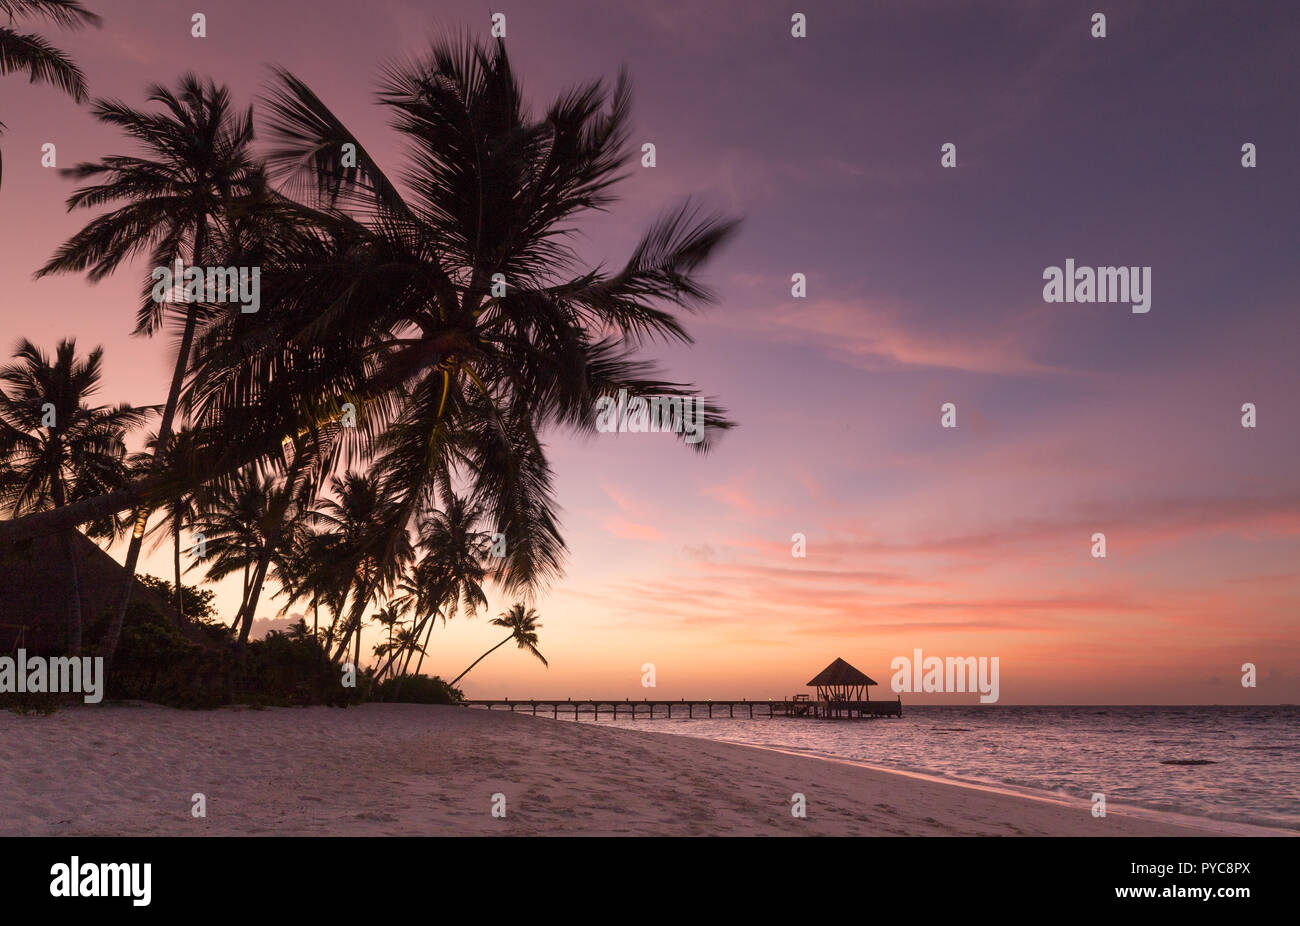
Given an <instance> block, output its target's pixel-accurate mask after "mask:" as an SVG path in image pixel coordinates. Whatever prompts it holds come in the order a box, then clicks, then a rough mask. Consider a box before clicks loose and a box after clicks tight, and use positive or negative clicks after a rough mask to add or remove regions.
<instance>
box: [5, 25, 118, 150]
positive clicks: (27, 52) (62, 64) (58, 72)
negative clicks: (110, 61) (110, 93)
mask: <svg viewBox="0 0 1300 926" xmlns="http://www.w3.org/2000/svg"><path fill="white" fill-rule="evenodd" d="M0 15H2V16H6V17H7V18H8V20H9V21H8V23H7V24H5V25H0V74H12V73H13V72H15V71H22V72H24V73H26V74H27V75H28V77H29V79H30V81H31V83H34V84H35V83H44V84H52V85H53V86H55V87H58V88H59V89H60V90H62V91H63V92H64V93H66V94H67V95H68V96H70V97H72V98H73V99H74V100H76V101H77V102H78V103H84V102H85V101H86V75H84V74H82V73H81V68H79V67H77V65H76V64H75V63H74V62H73V60H72V59H71V58H69V57H68V56H67V55H65V54H64V53H63V52H61V51H59V50H58V49H57V48H55V47H54V46H53V45H51V44H50V43H49V42H48V41H46V40H45V39H44V38H43V37H41V36H39V35H36V34H34V33H22V32H17V31H15V30H14V28H13V25H14V19H15V18H17V19H24V18H29V19H30V18H40V19H45V20H47V21H49V22H52V23H54V24H55V25H56V26H62V27H64V28H65V29H80V28H81V27H82V26H98V25H99V23H100V19H99V17H98V16H96V15H95V14H94V13H92V12H90V11H89V10H87V9H86V8H85V7H83V6H82V5H81V4H80V3H79V2H78V0H0ZM2 129H4V123H3V122H0V130H2ZM0 168H3V163H2V162H0Z"/></svg>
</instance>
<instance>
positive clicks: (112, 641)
mask: <svg viewBox="0 0 1300 926" xmlns="http://www.w3.org/2000/svg"><path fill="white" fill-rule="evenodd" d="M206 249H207V225H206V224H204V223H203V222H199V224H198V226H197V227H196V228H195V230H194V259H193V261H192V263H193V265H194V266H199V265H200V264H201V263H202V259H203V252H204V251H205V250H206ZM198 320H199V304H198V303H197V302H191V303H190V307H189V311H187V312H186V313H185V333H184V334H183V335H181V346H180V350H179V351H177V353H176V368H175V369H174V370H173V371H172V385H171V388H170V389H169V390H167V405H166V406H165V407H164V408H163V416H162V421H161V422H160V423H159V425H158V443H157V444H156V445H155V446H154V450H153V456H154V458H155V459H157V457H158V456H159V455H160V454H162V453H165V452H166V450H167V444H168V443H170V442H171V439H172V420H173V419H174V418H175V417H176V406H177V405H179V404H180V398H181V386H182V385H183V384H184V382H185V371H186V370H188V369H189V366H190V349H191V348H192V347H193V345H194V329H195V328H196V327H197V325H198ZM148 518H149V508H148V506H147V505H143V506H141V507H140V509H139V510H138V511H136V515H135V529H134V530H133V531H132V533H131V546H130V547H129V548H128V549H127V551H126V563H125V564H124V565H123V567H122V568H123V570H124V571H125V572H126V584H125V586H124V587H123V588H122V598H121V603H120V604H119V605H118V607H117V612H116V613H115V614H114V615H113V622H112V623H111V624H110V625H109V627H108V638H107V640H105V641H104V669H105V671H107V670H108V668H109V666H111V665H112V663H113V652H114V650H116V649H117V640H118V637H119V636H120V635H121V633H122V622H123V621H125V620H126V609H127V605H129V604H130V603H131V592H132V590H133V589H134V588H135V567H136V564H137V563H138V562H139V561H140V547H141V546H143V545H144V522H145V521H147V520H148Z"/></svg>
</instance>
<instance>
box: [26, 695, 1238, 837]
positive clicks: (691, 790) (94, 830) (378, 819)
mask: <svg viewBox="0 0 1300 926" xmlns="http://www.w3.org/2000/svg"><path fill="white" fill-rule="evenodd" d="M652 723H653V722H648V723H647V727H648V728H651V729H648V730H647V731H645V732H641V731H629V730H622V729H615V728H610V727H602V726H600V725H598V724H595V723H591V722H581V723H574V722H572V721H553V720H549V719H541V718H533V717H524V716H512V715H511V714H509V713H505V712H487V711H482V710H471V709H467V708H454V707H438V706H431V705H413V704H367V705H363V706H360V707H354V708H349V709H346V710H343V709H333V708H326V707H311V708H272V709H267V710H247V709H222V710H215V711H181V710H174V709H170V708H164V707H157V706H154V705H143V704H140V705H135V704H129V705H128V704H116V705H107V706H99V707H89V706H86V707H81V706H79V707H75V708H72V709H68V710H64V711H60V712H58V713H56V714H53V715H50V716H22V715H17V714H13V713H10V712H7V711H0V835H57V834H69V835H73V834H75V835H155V834H156V835H187V834H193V835H204V834H210V835H281V836H283V835H319V836H329V835H354V836H383V835H492V834H496V835H559V834H573V835H851V836H890V835H899V836H903V835H1097V836H1116V835H1135V836H1136V835H1141V836H1160V835H1167V836H1174V835H1206V834H1209V833H1212V832H1219V830H1218V829H1211V828H1210V824H1208V823H1207V824H1206V827H1205V828H1204V829H1202V828H1201V827H1200V826H1199V825H1197V824H1192V825H1182V821H1180V822H1179V823H1177V824H1176V823H1172V822H1165V821H1161V820H1151V819H1143V818H1138V817H1132V816H1125V815H1123V814H1121V813H1116V812H1111V813H1108V815H1107V816H1106V817H1105V818H1104V819H1098V818H1095V817H1093V816H1092V814H1091V813H1090V808H1089V806H1088V805H1087V804H1086V803H1084V802H1079V803H1078V804H1077V805H1074V806H1067V805H1064V804H1059V803H1052V802H1048V801H1038V800H1032V799H1027V798H1022V797H1019V796H1016V795H1010V794H1001V793H995V792H992V791H982V790H974V789H970V788H965V787H960V786H956V785H952V784H948V783H945V782H937V781H928V780H922V779H918V778H915V777H909V776H906V775H901V774H894V773H891V772H885V771H878V770H874V769H869V768H863V767H858V766H853V765H848V764H843V763H838V762H831V761H825V760H821V759H816V758H808V757H803V756H795V755H789V754H785V753H779V752H774V751H770V750H765V749H758V748H753V747H748V746H736V745H730V744H726V743H715V742H711V741H707V740H702V739H695V738H689V737H684V736H676V735H672V734H667V733H655V732H652V727H651V724H652ZM796 792H798V793H802V794H804V795H806V799H807V818H806V819H796V818H795V817H793V816H792V815H791V812H790V807H791V795H792V794H794V793H796ZM196 793H201V794H203V795H204V796H205V798H206V809H207V816H206V817H205V818H195V817H194V816H193V815H192V814H191V806H192V803H191V801H192V797H193V795H195V794H196ZM496 793H501V794H504V795H505V800H506V816H505V817H504V818H500V817H493V816H492V813H491V809H492V804H493V795H494V794H496Z"/></svg>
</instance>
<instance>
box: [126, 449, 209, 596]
mask: <svg viewBox="0 0 1300 926" xmlns="http://www.w3.org/2000/svg"><path fill="white" fill-rule="evenodd" d="M157 444H158V436H157V435H156V434H154V435H150V437H149V440H148V441H147V442H146V446H148V447H151V448H154V452H155V453H156V452H157ZM198 453H199V447H198V442H197V440H196V435H195V433H194V431H192V430H190V429H189V428H187V427H184V426H182V427H181V428H180V429H178V430H177V431H176V433H174V434H173V435H172V439H171V446H169V447H168V448H167V450H166V451H165V453H164V454H163V456H162V458H161V463H160V465H161V466H162V467H163V468H164V469H166V470H169V471H172V472H176V473H177V474H178V475H180V476H181V477H182V478H183V476H184V474H185V473H187V472H189V471H191V470H192V468H193V464H194V458H195V456H196V455H197V454H198ZM142 456H143V455H142ZM151 459H152V458H150V457H148V456H144V459H142V460H141V461H140V464H141V465H146V466H147V465H148V463H149V462H150V460H151ZM200 491H201V490H200ZM197 500H198V493H197V492H190V493H183V494H179V495H174V496H172V497H170V498H169V499H168V500H167V501H166V502H165V503H164V505H163V508H164V510H165V511H166V512H167V517H166V518H164V519H163V520H161V521H159V522H158V523H157V524H156V525H154V526H153V527H152V528H150V529H149V531H148V532H147V533H146V536H148V535H149V534H153V535H155V536H156V537H157V542H156V543H155V544H154V546H155V548H156V547H157V546H158V545H159V544H160V543H161V542H162V541H163V540H164V539H166V538H167V537H168V536H170V537H171V539H172V565H173V569H174V572H175V577H176V582H175V589H174V591H175V605H176V613H177V614H178V615H179V616H180V618H181V619H182V620H184V618H185V598H184V595H183V594H182V588H183V587H182V585H181V537H182V535H183V533H184V530H185V525H186V523H188V522H190V521H192V520H193V518H194V515H195V513H196V511H197ZM205 539H206V538H205Z"/></svg>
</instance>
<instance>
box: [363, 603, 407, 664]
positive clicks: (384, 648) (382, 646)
mask: <svg viewBox="0 0 1300 926" xmlns="http://www.w3.org/2000/svg"><path fill="white" fill-rule="evenodd" d="M409 610H410V604H409V602H406V601H404V600H401V599H399V600H397V601H391V602H389V603H388V604H387V605H386V606H385V607H383V608H380V609H379V610H378V611H376V612H375V614H374V615H373V616H372V617H371V618H370V619H371V620H372V621H374V622H375V623H377V624H379V625H380V626H382V627H386V628H388V640H387V641H386V642H381V643H376V644H375V646H374V653H375V655H376V656H386V655H388V654H389V653H395V652H397V651H398V646H399V644H398V643H396V642H394V633H395V632H396V631H397V630H399V629H400V631H401V632H402V633H401V636H402V639H403V640H407V639H409V638H410V636H411V628H409V627H405V626H400V625H401V623H402V621H403V620H405V618H406V613H407V612H408V611H409ZM379 677H380V676H379V673H376V674H375V680H376V681H378V679H379Z"/></svg>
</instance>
